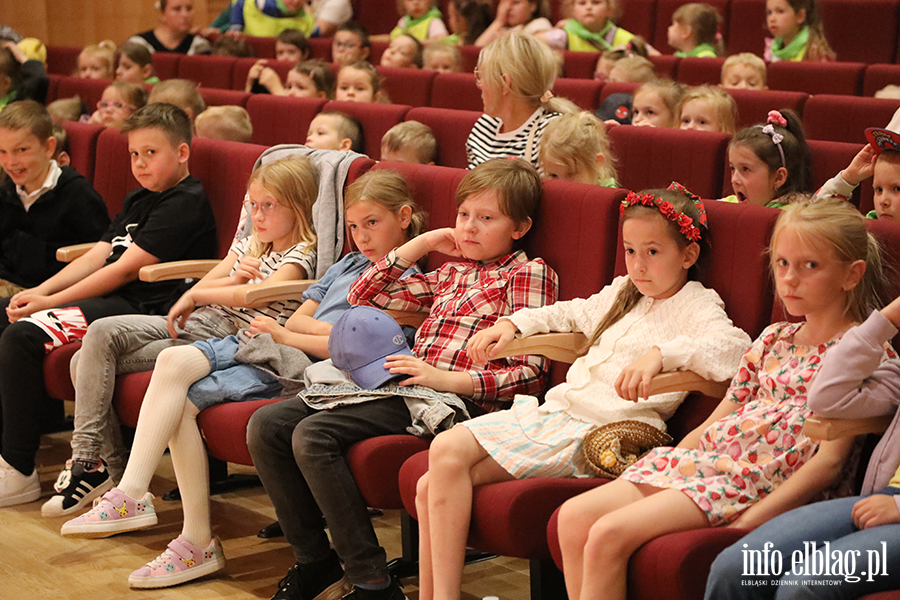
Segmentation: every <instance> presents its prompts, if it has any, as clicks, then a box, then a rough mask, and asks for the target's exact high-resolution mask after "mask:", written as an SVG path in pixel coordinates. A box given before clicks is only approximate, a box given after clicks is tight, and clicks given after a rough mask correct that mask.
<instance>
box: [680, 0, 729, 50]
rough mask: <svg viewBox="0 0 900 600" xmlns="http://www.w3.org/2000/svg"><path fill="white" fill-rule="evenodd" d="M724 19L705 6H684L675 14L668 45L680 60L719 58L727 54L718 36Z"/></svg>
mask: <svg viewBox="0 0 900 600" xmlns="http://www.w3.org/2000/svg"><path fill="white" fill-rule="evenodd" d="M721 22H722V16H721V15H720V14H719V11H717V10H716V9H715V8H713V7H712V6H710V5H709V4H705V3H702V2H692V3H690V4H682V5H681V6H679V7H678V9H677V10H676V11H675V12H674V13H673V14H672V24H671V25H669V29H668V38H669V45H670V46H672V47H673V48H675V56H678V57H679V58H689V57H696V58H716V57H717V56H722V55H724V54H725V46H724V44H722V38H721V36H719V25H720V24H721Z"/></svg>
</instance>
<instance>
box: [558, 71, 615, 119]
mask: <svg viewBox="0 0 900 600" xmlns="http://www.w3.org/2000/svg"><path fill="white" fill-rule="evenodd" d="M601 87H603V86H602V84H601V83H600V82H599V81H594V80H593V79H572V78H569V79H564V78H559V79H557V80H556V82H555V83H554V84H553V93H554V94H555V95H557V96H560V97H561V98H568V99H569V100H571V101H572V102H574V103H575V104H577V105H578V107H579V108H582V109H584V110H587V111H590V112H594V110H595V109H596V108H597V104H599V102H598V98H599V96H600V88H601Z"/></svg>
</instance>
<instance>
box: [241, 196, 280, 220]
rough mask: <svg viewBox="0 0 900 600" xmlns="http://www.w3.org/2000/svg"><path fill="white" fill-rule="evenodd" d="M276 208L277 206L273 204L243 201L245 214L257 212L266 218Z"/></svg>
mask: <svg viewBox="0 0 900 600" xmlns="http://www.w3.org/2000/svg"><path fill="white" fill-rule="evenodd" d="M277 207H278V205H277V204H275V203H274V202H254V201H253V200H245V201H244V208H245V209H247V212H248V213H250V214H251V215H252V214H253V213H255V212H256V211H259V212H261V213H262V214H263V216H266V217H268V216H269V215H271V214H272V213H273V212H275V208H277Z"/></svg>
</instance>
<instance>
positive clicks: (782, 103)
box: [697, 59, 809, 130]
mask: <svg viewBox="0 0 900 600" xmlns="http://www.w3.org/2000/svg"><path fill="white" fill-rule="evenodd" d="M697 60H703V59H697ZM727 92H728V93H729V94H731V97H732V98H734V101H735V102H736V103H737V106H738V123H737V126H738V130H740V129H743V128H744V127H750V126H751V125H756V124H758V123H765V121H766V117H767V116H768V114H769V111H770V110H778V109H782V108H789V109H791V110H793V111H795V112H796V113H797V114H798V115H801V116H802V115H803V107H804V106H805V105H806V101H807V100H808V99H809V94H807V93H805V92H785V91H780V90H736V89H733V90H727Z"/></svg>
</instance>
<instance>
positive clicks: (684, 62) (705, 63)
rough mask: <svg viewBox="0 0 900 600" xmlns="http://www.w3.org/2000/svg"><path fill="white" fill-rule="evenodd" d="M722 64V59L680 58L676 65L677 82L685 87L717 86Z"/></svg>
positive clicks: (723, 61)
mask: <svg viewBox="0 0 900 600" xmlns="http://www.w3.org/2000/svg"><path fill="white" fill-rule="evenodd" d="M724 63H725V59H724V58H682V59H681V62H679V63H678V81H680V82H681V83H686V84H687V85H702V84H704V83H708V84H709V85H718V84H719V82H720V81H721V80H722V65H723V64H724Z"/></svg>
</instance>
